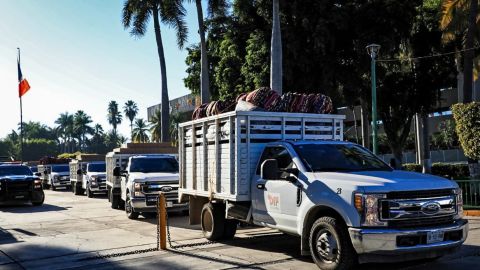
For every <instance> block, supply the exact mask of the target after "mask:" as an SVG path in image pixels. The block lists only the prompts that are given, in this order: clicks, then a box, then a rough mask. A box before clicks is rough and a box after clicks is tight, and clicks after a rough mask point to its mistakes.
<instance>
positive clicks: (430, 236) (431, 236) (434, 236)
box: [427, 231, 443, 244]
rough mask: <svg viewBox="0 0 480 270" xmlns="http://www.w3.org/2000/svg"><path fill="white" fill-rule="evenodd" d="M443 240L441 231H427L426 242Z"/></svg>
mask: <svg viewBox="0 0 480 270" xmlns="http://www.w3.org/2000/svg"><path fill="white" fill-rule="evenodd" d="M442 241H443V232H442V231H433V232H427V244H432V243H438V242H442Z"/></svg>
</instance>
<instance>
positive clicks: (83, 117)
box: [73, 110, 93, 150]
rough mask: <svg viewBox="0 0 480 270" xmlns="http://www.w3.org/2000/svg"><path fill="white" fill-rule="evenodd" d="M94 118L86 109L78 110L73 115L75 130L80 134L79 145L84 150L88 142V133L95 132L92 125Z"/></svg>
mask: <svg viewBox="0 0 480 270" xmlns="http://www.w3.org/2000/svg"><path fill="white" fill-rule="evenodd" d="M90 123H92V118H91V117H90V116H89V115H87V114H86V113H85V112H84V111H82V110H78V111H77V112H76V113H75V114H74V115H73V130H74V133H75V134H77V136H78V146H79V148H80V150H83V149H84V147H85V143H86V139H87V137H86V135H87V134H92V133H93V128H92V127H91V126H90Z"/></svg>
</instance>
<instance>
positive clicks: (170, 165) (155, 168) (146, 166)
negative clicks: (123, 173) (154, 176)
mask: <svg viewBox="0 0 480 270" xmlns="http://www.w3.org/2000/svg"><path fill="white" fill-rule="evenodd" d="M130 172H142V173H154V172H171V173H177V172H178V162H177V160H176V159H174V158H132V161H131V164H130Z"/></svg>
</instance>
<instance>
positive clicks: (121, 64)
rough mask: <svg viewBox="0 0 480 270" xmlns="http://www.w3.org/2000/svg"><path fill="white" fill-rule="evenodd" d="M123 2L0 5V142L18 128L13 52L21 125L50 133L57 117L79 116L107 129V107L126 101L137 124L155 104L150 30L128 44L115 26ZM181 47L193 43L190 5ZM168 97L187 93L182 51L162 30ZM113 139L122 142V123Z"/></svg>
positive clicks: (4, 1)
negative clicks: (34, 124) (133, 105)
mask: <svg viewBox="0 0 480 270" xmlns="http://www.w3.org/2000/svg"><path fill="white" fill-rule="evenodd" d="M123 2H124V1H123V0H42V1H38V0H0V18H1V22H0V119H1V120H0V138H3V137H5V135H6V134H8V133H9V132H10V131H11V130H12V129H14V128H16V127H17V123H19V122H20V116H19V114H20V112H19V99H18V90H17V89H18V81H17V69H16V57H17V49H16V48H17V47H20V48H21V64H22V72H23V75H24V77H25V78H27V80H28V81H29V83H30V85H31V89H30V91H29V92H28V93H27V94H25V95H24V96H23V99H22V100H23V117H24V121H40V122H41V123H44V124H47V125H49V126H54V121H55V119H56V118H58V116H59V114H60V113H62V112H70V113H74V112H75V111H77V110H84V111H85V112H86V113H87V114H89V115H90V116H92V120H93V121H94V123H100V124H102V126H103V128H104V130H105V131H107V130H110V129H111V126H109V125H108V122H107V120H106V114H107V112H106V109H107V105H108V102H109V101H110V100H116V101H117V102H118V103H119V104H120V105H121V106H122V107H123V104H124V103H125V102H126V101H127V100H129V99H131V100H134V101H135V102H137V104H138V106H139V109H140V111H139V116H138V117H140V118H146V114H147V109H146V108H147V107H148V106H151V105H154V104H157V103H159V102H160V68H159V62H158V55H157V51H156V43H155V34H154V32H153V25H150V26H149V29H148V32H147V34H146V36H145V37H143V38H142V39H135V38H133V37H132V36H130V34H129V32H128V31H125V30H124V29H123V27H122V24H121V10H122V5H123ZM186 8H187V12H188V13H187V23H188V27H189V40H188V44H193V43H197V42H198V40H199V38H198V34H197V31H198V26H197V17H196V11H195V6H194V4H186ZM162 30H163V32H162V34H163V43H164V47H165V56H166V65H167V80H168V81H167V82H168V89H169V95H170V98H175V97H179V96H182V95H185V94H188V93H189V91H188V89H186V88H185V86H184V84H183V80H182V79H183V78H184V77H185V75H186V73H185V69H186V65H185V57H186V54H187V53H186V50H185V49H184V50H179V49H178V48H177V45H176V37H175V33H174V31H172V30H170V29H168V28H167V27H166V26H163V25H162ZM119 130H120V132H121V133H122V134H123V135H125V136H127V137H128V135H129V124H128V122H127V121H125V119H124V122H122V124H121V125H120V127H119Z"/></svg>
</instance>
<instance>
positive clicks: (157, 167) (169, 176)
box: [114, 154, 188, 219]
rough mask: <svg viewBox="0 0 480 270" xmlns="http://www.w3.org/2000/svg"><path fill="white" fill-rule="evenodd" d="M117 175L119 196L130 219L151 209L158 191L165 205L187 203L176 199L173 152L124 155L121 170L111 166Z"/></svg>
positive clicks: (154, 208)
mask: <svg viewBox="0 0 480 270" xmlns="http://www.w3.org/2000/svg"><path fill="white" fill-rule="evenodd" d="M114 171H115V174H116V176H120V177H121V183H120V186H121V191H120V192H121V200H122V201H123V202H124V203H125V212H126V214H127V217H128V218H130V219H136V218H138V216H139V214H145V213H155V212H156V211H157V198H158V194H159V192H163V193H164V194H165V198H166V202H167V208H169V209H171V210H176V211H181V210H187V209H188V204H187V203H179V202H178V161H177V160H176V158H175V156H173V155H165V154H148V155H135V156H131V157H129V159H128V165H127V168H126V169H125V170H120V168H119V167H117V169H115V170H114Z"/></svg>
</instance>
